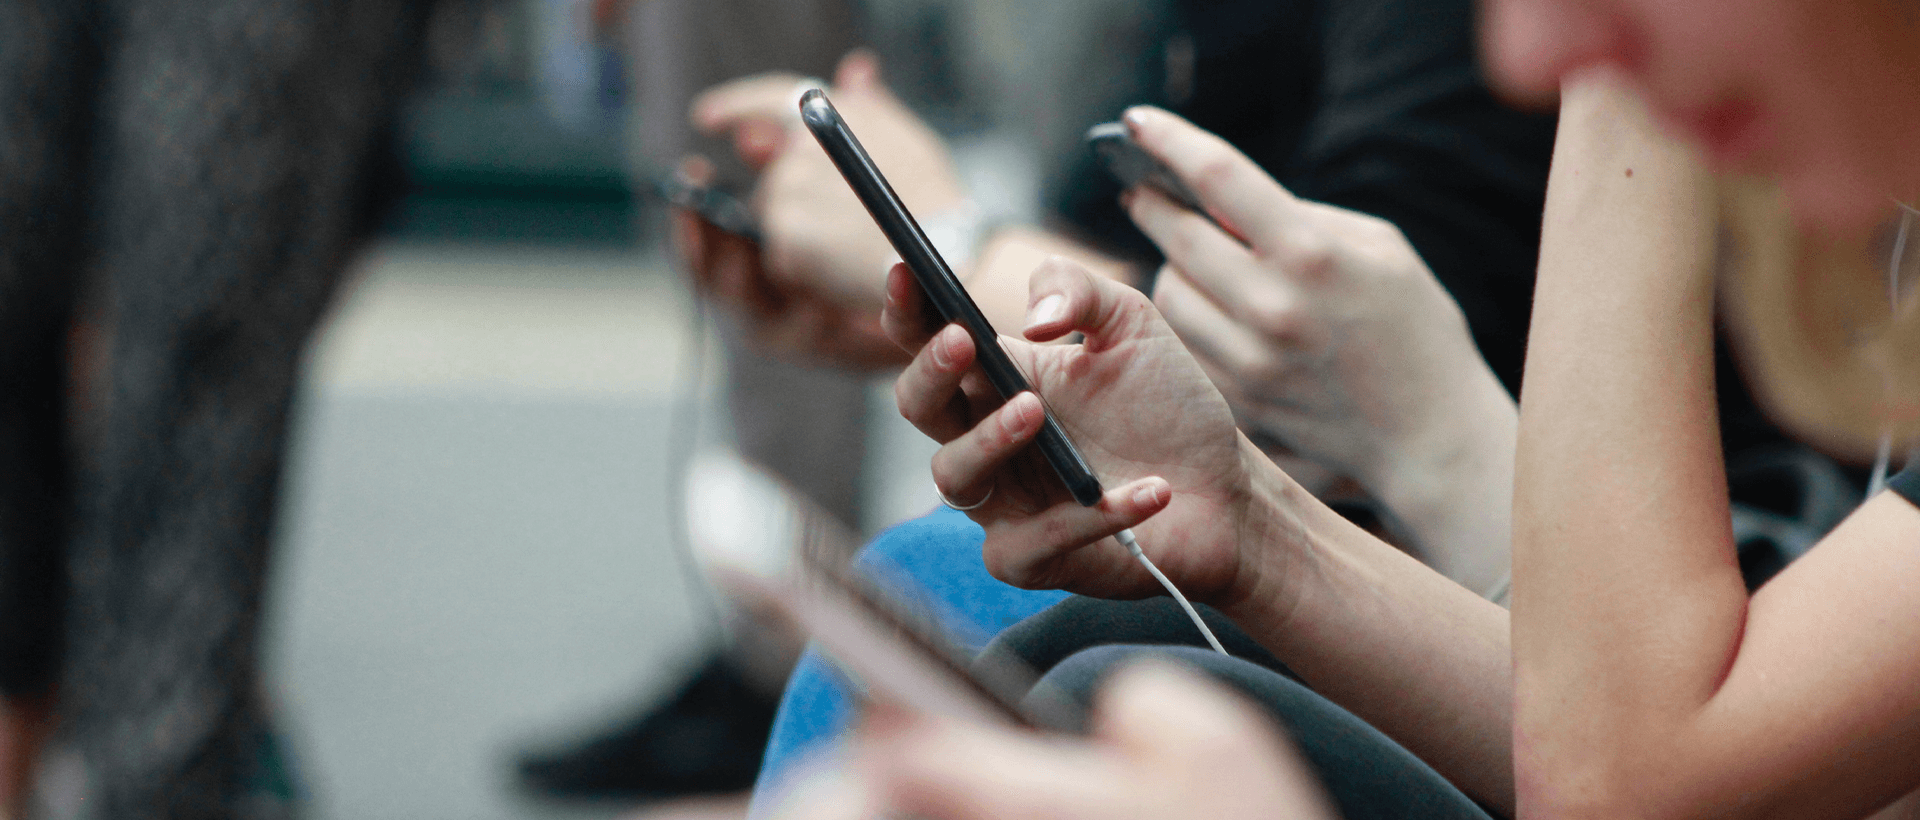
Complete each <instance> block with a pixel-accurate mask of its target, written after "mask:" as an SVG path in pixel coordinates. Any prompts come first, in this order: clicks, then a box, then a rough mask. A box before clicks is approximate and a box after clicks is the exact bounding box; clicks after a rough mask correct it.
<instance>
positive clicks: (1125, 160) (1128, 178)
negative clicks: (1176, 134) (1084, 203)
mask: <svg viewBox="0 0 1920 820" xmlns="http://www.w3.org/2000/svg"><path fill="white" fill-rule="evenodd" d="M1087 147H1089V148H1092V149H1093V153H1094V154H1095V155H1097V156H1099V157H1100V160H1101V161H1102V162H1104V163H1106V166H1107V171H1108V172H1109V173H1111V174H1113V177H1114V179H1117V180H1119V181H1120V187H1122V188H1132V187H1134V186H1137V185H1145V186H1148V187H1150V188H1153V189H1154V190H1156V191H1159V192H1160V193H1162V194H1165V195H1166V197H1167V198H1168V199H1171V200H1173V201H1174V204H1176V205H1180V206H1182V207H1185V208H1187V209H1188V210H1191V211H1194V212H1195V213H1200V214H1205V213H1206V212H1207V209H1206V208H1205V207H1203V206H1201V204H1200V197H1198V196H1195V195H1194V193H1193V191H1192V190H1191V189H1189V188H1187V184H1186V183H1184V182H1181V181H1180V178H1179V177H1178V176H1175V175H1174V173H1173V169H1171V168H1168V167H1167V166H1166V164H1165V163H1163V162H1161V161H1160V160H1157V159H1154V157H1153V155H1152V154H1149V153H1147V149H1145V148H1142V147H1140V143H1138V142H1135V141H1134V139H1133V134H1132V133H1130V132H1128V131H1127V126H1126V123H1119V122H1103V123H1100V124H1099V125H1096V126H1094V127H1092V128H1089V129H1087Z"/></svg>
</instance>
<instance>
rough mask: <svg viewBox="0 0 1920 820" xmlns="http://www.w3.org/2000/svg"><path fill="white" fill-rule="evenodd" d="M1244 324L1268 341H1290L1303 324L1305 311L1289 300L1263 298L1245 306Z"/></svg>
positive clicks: (1250, 301) (1252, 300) (1255, 299)
mask: <svg viewBox="0 0 1920 820" xmlns="http://www.w3.org/2000/svg"><path fill="white" fill-rule="evenodd" d="M1245 315H1246V323H1247V326H1248V327H1249V328H1250V329H1252V330H1253V332H1255V333H1258V334H1259V335H1261V336H1263V337H1266V338H1268V339H1275V340H1284V339H1291V338H1293V337H1294V336H1296V335H1298V334H1299V330H1300V327H1301V325H1302V324H1303V323H1304V322H1305V320H1306V316H1305V311H1303V310H1301V309H1300V306H1299V305H1298V304H1297V303H1295V302H1294V301H1293V300H1291V299H1285V298H1278V297H1265V298H1254V299H1250V300H1249V301H1248V303H1247V305H1246V314H1245Z"/></svg>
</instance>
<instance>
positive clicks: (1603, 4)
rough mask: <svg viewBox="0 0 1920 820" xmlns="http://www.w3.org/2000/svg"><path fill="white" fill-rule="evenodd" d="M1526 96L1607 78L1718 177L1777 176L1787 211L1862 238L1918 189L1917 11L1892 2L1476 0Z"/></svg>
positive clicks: (1488, 34) (1499, 63) (1504, 66)
mask: <svg viewBox="0 0 1920 820" xmlns="http://www.w3.org/2000/svg"><path fill="white" fill-rule="evenodd" d="M1481 19H1482V24H1481V26H1482V29H1481V31H1482V40H1483V49H1482V51H1483V53H1484V55H1485V58H1484V59H1485V61H1486V65H1487V69H1488V74H1489V75H1490V77H1491V78H1492V79H1493V81H1494V82H1495V84H1496V86H1498V87H1500V88H1501V89H1503V90H1505V91H1506V92H1507V93H1508V94H1510V95H1512V96H1514V97H1516V98H1520V99H1532V100H1539V99H1544V98H1547V97H1549V96H1551V95H1552V94H1554V93H1555V92H1556V91H1557V90H1558V89H1559V87H1560V83H1561V80H1562V79H1563V78H1564V77H1566V76H1568V75H1569V74H1572V73H1575V72H1578V71H1580V70H1583V69H1588V68H1596V67H1605V68H1608V69H1611V70H1613V71H1615V72H1618V73H1619V74H1620V75H1621V76H1623V77H1624V78H1625V79H1626V81H1627V83H1628V84H1630V85H1632V86H1633V87H1635V88H1637V89H1639V91H1640V92H1641V93H1642V94H1643V95H1644V97H1645V99H1646V101H1647V104H1648V105H1649V107H1650V108H1651V110H1652V112H1653V115H1654V118H1655V119H1656V120H1657V121H1659V122H1660V123H1661V124H1662V126H1663V127H1664V129H1665V130H1666V131H1667V132H1668V133H1669V134H1672V135H1674V136H1676V137H1680V138H1683V139H1686V140H1688V141H1691V142H1694V143H1695V144H1697V145H1700V146H1701V147H1702V148H1704V149H1705V151H1706V152H1707V157H1708V159H1709V160H1710V161H1711V162H1713V163H1714V164H1715V165H1716V166H1718V167H1721V168H1724V169H1729V170H1732V169H1737V170H1746V171H1756V172H1761V173H1767V174H1770V175H1777V176H1779V177H1780V178H1781V180H1782V182H1783V183H1784V184H1785V186H1786V189H1787V193H1788V195H1789V197H1790V198H1791V199H1792V200H1793V203H1794V207H1795V212H1796V215H1797V216H1798V217H1799V218H1801V219H1802V220H1804V221H1808V222H1811V223H1816V224H1819V225H1821V226H1822V227H1825V228H1827V229H1830V230H1842V231H1857V230H1864V229H1866V228H1868V227H1870V226H1871V225H1872V223H1873V222H1874V220H1876V219H1878V218H1879V217H1880V216H1882V215H1883V214H1884V209H1885V206H1886V203H1887V201H1888V197H1890V196H1891V197H1896V198H1900V199H1904V200H1908V201H1911V200H1912V199H1913V197H1914V195H1915V194H1916V193H1920V163H1915V162H1914V161H1913V159H1912V146H1913V145H1915V144H1916V143H1920V60H1916V59H1915V57H1914V55H1915V54H1920V12H1917V11H1916V9H1915V7H1914V6H1913V4H1911V3H1907V2H1902V1H1901V0H1711V1H1709V0H1690V1H1689V2H1673V0H1483V2H1482V4H1481Z"/></svg>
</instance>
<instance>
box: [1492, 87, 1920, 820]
mask: <svg viewBox="0 0 1920 820" xmlns="http://www.w3.org/2000/svg"><path fill="white" fill-rule="evenodd" d="M1561 134H1562V136H1561V142H1560V145H1559V146H1558V147H1557V148H1556V154H1555V157H1554V170H1553V177H1552V181H1551V183H1550V188H1549V194H1548V206H1547V217H1546V226H1545V233H1544V235H1543V246H1542V254H1541V269H1540V285H1539V289H1538V291H1537V293H1536V297H1535V299H1536V302H1535V314H1534V324H1533V327H1534V332H1533V337H1532V340H1531V344H1530V347H1529V353H1528V362H1527V377H1526V387H1525V392H1524V393H1523V395H1522V400H1521V408H1522V412H1521V425H1520V431H1521V433H1520V447H1519V460H1518V465H1517V470H1516V472H1517V482H1516V492H1515V502H1514V510H1515V519H1514V536H1515V538H1514V544H1515V554H1514V576H1515V578H1514V592H1515V595H1514V635H1513V638H1514V656H1515V662H1516V683H1515V689H1516V698H1515V704H1516V717H1515V722H1516V727H1515V729H1516V740H1515V748H1516V751H1517V759H1516V766H1517V781H1518V786H1519V790H1520V810H1521V815H1522V816H1523V817H1586V816H1595V817H1598V816H1608V817H1622V816H1626V817H1645V818H1656V817H1686V816H1702V815H1714V816H1752V817H1765V816H1789V817H1850V816H1861V815H1864V814H1866V813H1869V812H1871V811H1872V810H1873V809H1874V808H1876V807H1878V806H1879V805H1882V804H1884V803H1885V802H1887V801H1889V800H1892V799H1893V798H1895V797H1897V796H1898V795H1899V794H1900V793H1902V792H1904V791H1907V790H1908V789H1910V788H1912V786H1913V785H1914V783H1915V782H1916V781H1917V780H1920V756H1916V755H1914V754H1913V750H1914V748H1915V746H1914V743H1915V742H1916V740H1920V686H1917V685H1915V682H1916V681H1920V652H1916V651H1915V646H1916V643H1915V642H1916V641H1917V640H1920V607H1915V606H1914V605H1913V604H1914V596H1915V592H1916V591H1920V511H1916V510H1914V508H1913V507H1912V506H1911V505H1909V504H1908V503H1907V502H1905V501H1904V500H1902V499H1900V498H1898V497H1895V496H1883V497H1881V498H1879V499H1876V500H1875V501H1873V502H1871V503H1869V504H1868V505H1866V506H1865V507H1863V508H1862V509H1861V510H1860V511H1859V512H1858V513H1856V514H1855V515H1854V516H1853V517H1852V518H1851V519H1849V520H1848V522H1847V523H1845V524H1844V525H1843V526H1842V527H1841V528H1840V529H1839V530H1837V531H1836V532H1835V533H1834V534H1833V535H1832V536H1830V537H1829V538H1828V539H1827V540H1826V541H1825V542H1823V544H1822V546H1820V547H1819V548H1818V549H1816V550H1814V552H1813V553H1811V554H1809V555H1808V556H1807V557H1805V558H1803V559H1801V560H1800V561H1799V562H1797V563H1795V564H1794V565H1793V566H1792V567H1790V568H1789V569H1788V570H1787V571H1786V572H1784V573H1782V574H1781V575H1780V576H1779V577H1778V578H1776V579H1775V580H1774V581H1773V582H1772V583H1770V584H1769V585H1768V586H1767V587H1766V588H1765V589H1763V590H1762V591H1761V592H1760V593H1758V594H1757V595H1755V596H1754V597H1753V599H1752V600H1751V602H1749V600H1748V597H1747V594H1746V592H1745V588H1744V586H1743V584H1742V581H1741V578H1740V574H1739V570H1738V567H1737V565H1736V563H1735V560H1734V554H1733V545H1732V538H1731V535H1730V532H1729V525H1728V515H1727V500H1726V486H1725V477H1724V476H1723V475H1722V472H1721V460H1720V452H1719V438H1718V431H1717V429H1716V427H1715V416H1714V396H1713V379H1712V344H1713V341H1712V302H1713V288H1712V281H1711V276H1710V269H1711V262H1712V259H1711V252H1712V242H1711V240H1712V237H1713V231H1714V227H1715V226H1714V221H1713V212H1714V210H1713V202H1712V197H1711V189H1710V181H1709V179H1708V177H1707V176H1706V175H1705V174H1704V172H1703V171H1702V170H1701V169H1700V167H1699V166H1698V164H1697V163H1696V162H1695V160H1694V159H1693V157H1692V156H1691V155H1690V154H1689V153H1688V152H1687V151H1685V150H1684V149H1682V148H1679V147H1677V146H1676V145H1674V144H1672V143H1670V142H1668V141H1666V140H1664V139H1662V138H1660V137H1659V136H1657V135H1656V134H1655V133H1654V129H1653V128H1652V127H1651V125H1650V124H1649V123H1648V122H1647V118H1646V115H1645V113H1644V111H1643V110H1642V109H1641V108H1640V106H1639V104H1638V102H1637V101H1636V100H1635V99H1634V98H1633V97H1632V95H1631V94H1630V93H1627V92H1624V91H1622V90H1621V89H1620V88H1619V87H1617V86H1614V85H1611V84H1608V83H1606V82H1591V81H1590V82H1585V83H1581V84H1577V85H1573V86H1570V87H1569V88H1568V89H1567V91H1566V94H1565V97H1564V104H1563V109H1562V115H1561Z"/></svg>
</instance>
